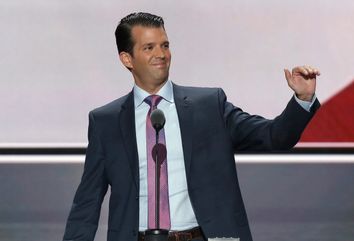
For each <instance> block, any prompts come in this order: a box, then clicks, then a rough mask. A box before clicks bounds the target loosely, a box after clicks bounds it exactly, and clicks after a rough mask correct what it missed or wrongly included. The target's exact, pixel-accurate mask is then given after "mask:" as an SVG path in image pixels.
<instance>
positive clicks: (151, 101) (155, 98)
mask: <svg viewBox="0 0 354 241" xmlns="http://www.w3.org/2000/svg"><path fill="white" fill-rule="evenodd" d="M161 100H162V97H161V96H159V95H149V96H148V97H146V98H145V99H144V101H145V103H147V104H148V105H150V108H153V109H155V108H156V107H157V105H158V104H159V103H160V101H161Z"/></svg>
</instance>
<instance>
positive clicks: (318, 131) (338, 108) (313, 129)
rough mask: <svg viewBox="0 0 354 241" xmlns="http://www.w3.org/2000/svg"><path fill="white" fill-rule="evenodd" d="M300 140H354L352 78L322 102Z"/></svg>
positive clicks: (353, 85) (353, 83) (353, 89)
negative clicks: (345, 85) (340, 89)
mask: <svg viewBox="0 0 354 241" xmlns="http://www.w3.org/2000/svg"><path fill="white" fill-rule="evenodd" d="M300 142H354V80H353V81H352V82H351V83H350V84H349V85H348V86H347V87H345V88H344V89H343V90H342V91H340V92H339V93H337V94H336V95H334V96H333V97H331V98H330V99H329V100H327V101H326V102H325V103H323V104H322V106H321V108H320V109H319V110H318V112H317V113H316V115H315V117H314V118H313V119H312V120H311V122H310V123H309V125H308V126H307V128H306V129H305V131H304V133H303V134H302V137H301V139H300Z"/></svg>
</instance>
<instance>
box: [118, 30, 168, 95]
mask: <svg viewBox="0 0 354 241" xmlns="http://www.w3.org/2000/svg"><path fill="white" fill-rule="evenodd" d="M131 36H132V39H133V42H134V47H133V54H132V55H131V54H129V53H127V52H122V53H120V59H121V61H122V63H123V64H124V65H125V66H126V67H127V68H129V69H130V70H131V72H132V74H133V77H134V80H135V83H136V85H138V86H139V87H140V88H142V89H144V90H146V91H147V92H149V93H151V94H155V93H156V92H157V91H158V90H159V89H160V88H161V87H162V86H163V84H164V83H165V82H166V81H167V79H168V73H169V68H170V62H171V53H170V49H169V42H168V38H167V34H166V32H165V30H164V29H163V28H162V27H159V28H157V27H143V26H140V25H137V26H134V27H133V28H132V30H131Z"/></svg>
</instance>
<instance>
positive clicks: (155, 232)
mask: <svg viewBox="0 0 354 241" xmlns="http://www.w3.org/2000/svg"><path fill="white" fill-rule="evenodd" d="M150 120H151V124H152V126H153V127H154V129H155V132H156V144H155V146H154V148H153V150H152V156H153V159H154V161H155V226H156V228H155V229H147V230H145V239H144V241H168V230H166V229H160V168H161V164H162V162H163V161H164V159H165V158H166V154H167V152H166V147H165V146H164V145H163V144H159V131H160V130H161V129H162V128H163V127H164V125H165V122H166V119H165V115H164V114H163V111H162V110H160V109H155V110H153V111H151V114H150ZM162 147H164V148H162ZM159 149H160V150H159Z"/></svg>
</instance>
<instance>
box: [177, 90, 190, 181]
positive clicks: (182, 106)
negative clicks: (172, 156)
mask: <svg viewBox="0 0 354 241" xmlns="http://www.w3.org/2000/svg"><path fill="white" fill-rule="evenodd" d="M173 94H174V100H175V104H176V109H177V114H178V120H179V126H180V129H181V137H182V147H183V155H184V162H185V168H186V175H187V178H189V176H190V175H189V174H190V165H191V162H192V143H193V140H192V136H193V135H192V131H193V108H192V107H193V105H192V102H191V99H190V98H189V97H188V96H187V95H186V93H185V92H184V91H183V87H181V86H178V85H175V84H173Z"/></svg>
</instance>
